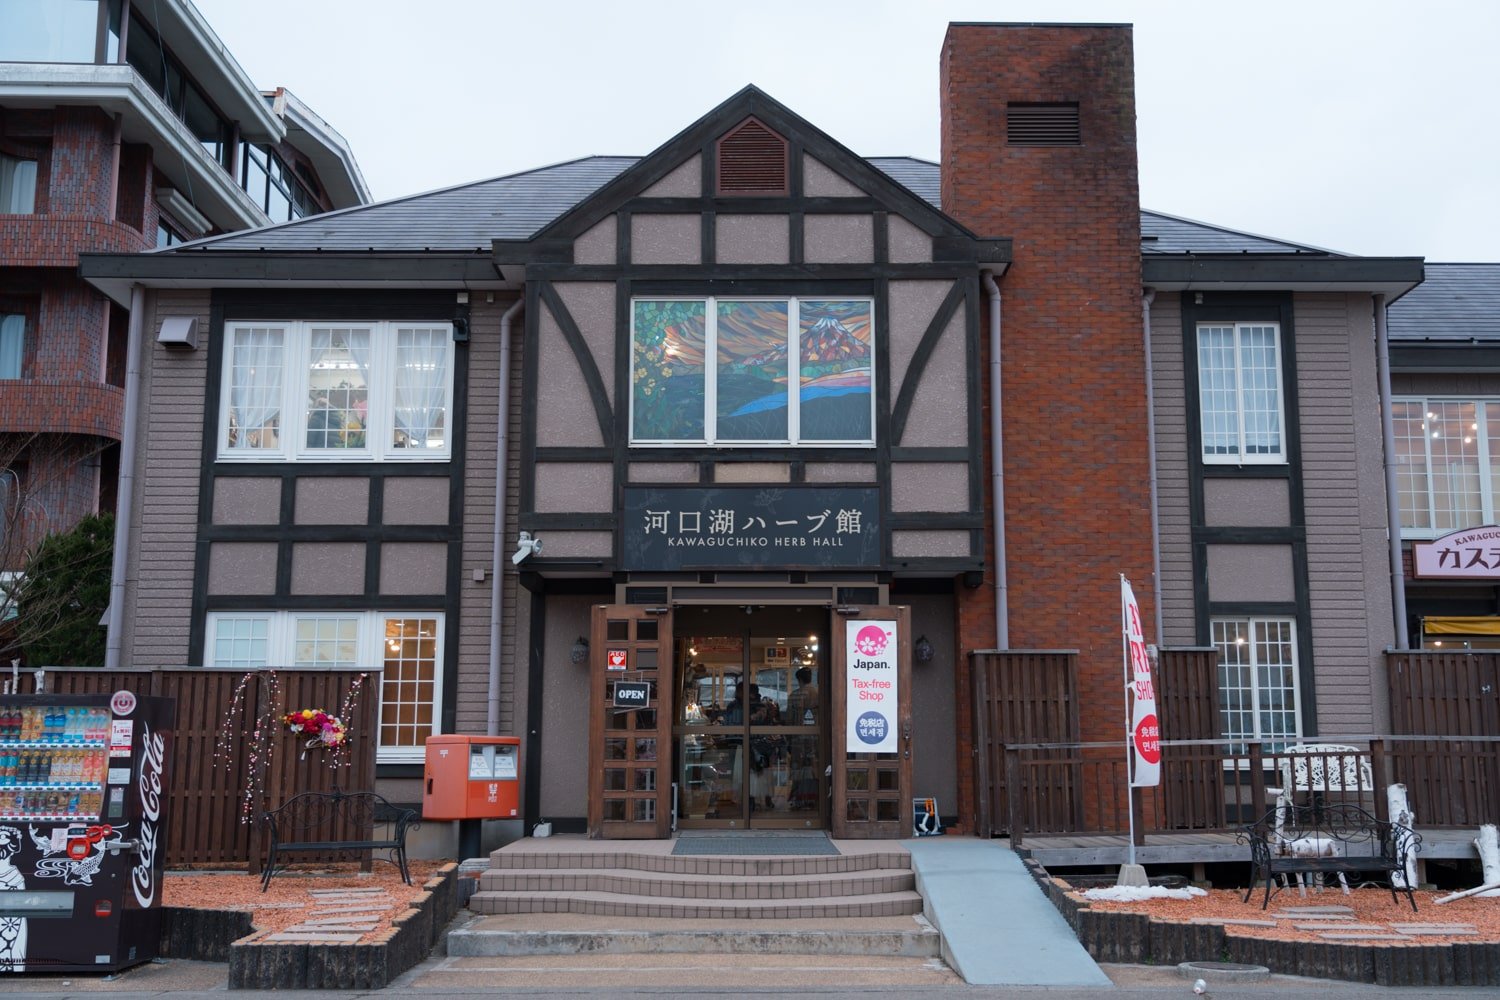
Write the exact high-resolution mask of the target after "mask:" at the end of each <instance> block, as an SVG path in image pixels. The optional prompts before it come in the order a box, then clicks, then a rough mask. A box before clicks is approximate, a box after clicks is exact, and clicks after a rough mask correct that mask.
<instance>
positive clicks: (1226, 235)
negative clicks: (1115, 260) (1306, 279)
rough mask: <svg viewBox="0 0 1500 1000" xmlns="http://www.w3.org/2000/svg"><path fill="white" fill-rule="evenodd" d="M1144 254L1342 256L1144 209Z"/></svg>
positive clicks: (1317, 248) (1142, 244)
mask: <svg viewBox="0 0 1500 1000" xmlns="http://www.w3.org/2000/svg"><path fill="white" fill-rule="evenodd" d="M1141 252H1142V253H1144V254H1173V253H1311V254H1318V255H1320V256H1330V255H1331V256H1342V255H1341V254H1337V253H1334V252H1333V251H1331V250H1324V249H1322V248H1321V247H1313V246H1306V245H1304V244H1301V243H1289V242H1287V241H1286V240H1275V239H1271V238H1270V237H1267V236H1256V235H1255V234H1254V233H1242V232H1238V231H1237V230H1234V229H1225V228H1224V227H1222V226H1213V225H1209V224H1208V223H1206V222H1196V221H1194V220H1193V219H1184V218H1181V217H1179V216H1176V215H1166V214H1164V213H1162V212H1152V211H1148V210H1146V209H1144V208H1143V209H1141Z"/></svg>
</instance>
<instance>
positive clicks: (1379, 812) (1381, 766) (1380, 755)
mask: <svg viewBox="0 0 1500 1000" xmlns="http://www.w3.org/2000/svg"><path fill="white" fill-rule="evenodd" d="M1385 772H1386V761H1385V740H1378V739H1377V740H1371V741H1370V777H1371V779H1372V780H1373V781H1374V782H1375V795H1374V796H1373V797H1374V799H1375V818H1376V819H1378V820H1380V821H1381V822H1382V823H1386V822H1389V821H1390V818H1391V817H1390V810H1389V809H1387V808H1386V799H1385V796H1384V795H1381V794H1380V790H1381V789H1382V788H1384V787H1386V780H1385Z"/></svg>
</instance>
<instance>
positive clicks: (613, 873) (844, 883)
mask: <svg viewBox="0 0 1500 1000" xmlns="http://www.w3.org/2000/svg"><path fill="white" fill-rule="evenodd" d="M605 879H607V880H611V881H612V882H613V883H614V884H616V885H621V884H625V883H636V884H639V885H640V886H642V887H645V886H656V887H660V891H662V892H670V891H672V890H673V889H684V888H689V887H715V886H720V887H726V888H730V889H743V888H747V887H760V886H765V887H773V886H793V887H806V888H811V887H819V888H840V889H844V888H845V887H848V888H847V889H845V891H846V892H848V893H849V894H851V895H853V894H856V893H857V891H858V889H859V888H860V887H861V886H863V887H864V889H865V890H866V892H886V891H891V890H890V889H889V888H887V886H890V885H892V884H893V883H904V884H902V885H901V886H900V887H901V888H911V887H912V886H913V885H914V884H915V880H916V875H915V873H913V872H912V870H911V869H910V868H871V869H867V870H865V871H859V872H813V873H808V874H801V875H775V876H769V875H706V874H701V873H698V872H642V871H636V870H634V869H630V870H620V869H608V868H527V869H505V870H497V869H493V868H492V869H490V870H489V871H487V872H485V873H484V874H482V875H480V877H479V887H480V889H491V888H494V889H498V888H500V886H501V885H502V884H503V883H505V882H506V881H509V882H511V883H512V884H514V885H516V888H517V889H521V888H527V889H533V890H545V889H548V888H555V889H557V890H565V889H580V890H581V889H586V888H588V883H589V882H590V881H595V880H605Z"/></svg>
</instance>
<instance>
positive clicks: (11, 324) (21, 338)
mask: <svg viewBox="0 0 1500 1000" xmlns="http://www.w3.org/2000/svg"><path fill="white" fill-rule="evenodd" d="M25 345H26V317H25V316H22V315H20V314H19V313H10V314H8V315H4V316H0V378H20V377H21V360H22V357H23V351H24V348H25Z"/></svg>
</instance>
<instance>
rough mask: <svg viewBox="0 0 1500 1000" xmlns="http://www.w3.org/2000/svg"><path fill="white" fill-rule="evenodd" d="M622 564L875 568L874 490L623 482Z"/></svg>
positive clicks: (876, 515)
mask: <svg viewBox="0 0 1500 1000" xmlns="http://www.w3.org/2000/svg"><path fill="white" fill-rule="evenodd" d="M622 518H623V520H622V522H621V526H620V568H621V569H624V570H643V571H659V570H675V569H733V568H737V567H744V566H754V567H757V568H760V567H765V566H777V567H782V568H787V569H801V568H806V569H829V568H834V569H878V568H879V567H880V564H881V554H882V550H883V546H882V541H881V531H880V491H879V490H878V489H875V488H873V487H858V486H724V487H710V488H702V487H674V486H651V487H626V489H625V495H624V498H623V514H622Z"/></svg>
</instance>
